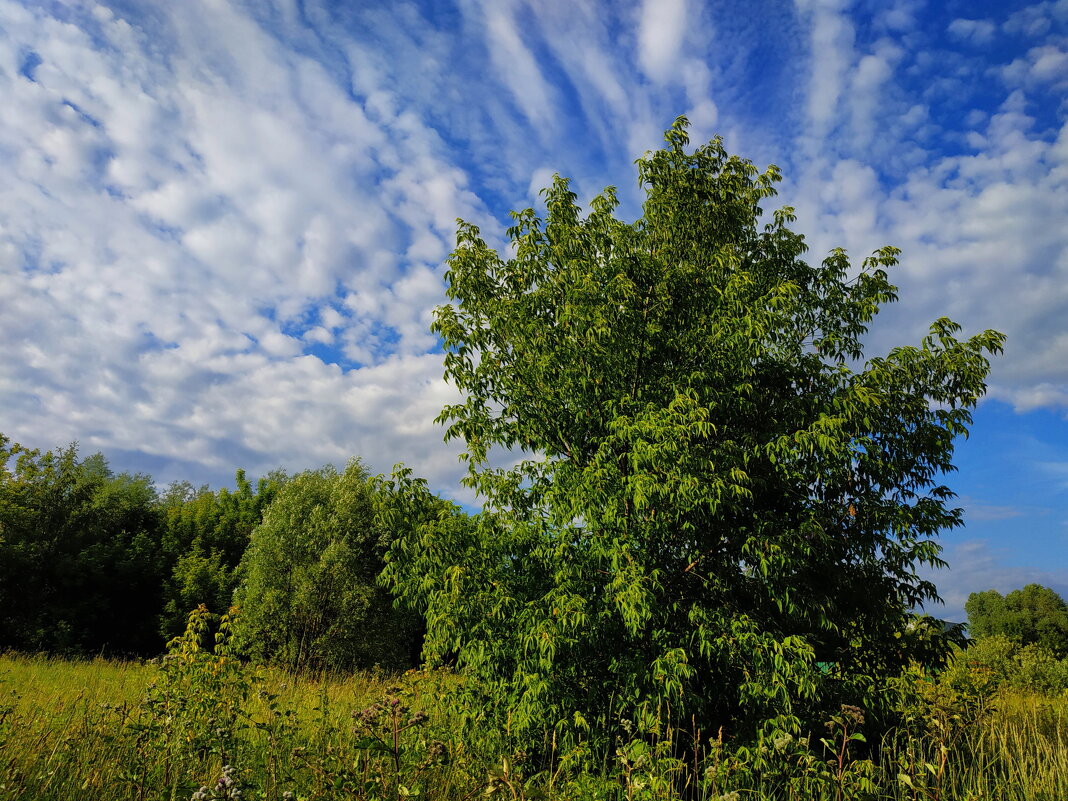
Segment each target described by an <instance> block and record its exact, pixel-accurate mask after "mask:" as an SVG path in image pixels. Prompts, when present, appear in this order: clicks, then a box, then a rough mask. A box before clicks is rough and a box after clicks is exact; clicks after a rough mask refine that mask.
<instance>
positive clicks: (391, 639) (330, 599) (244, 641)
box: [236, 460, 422, 670]
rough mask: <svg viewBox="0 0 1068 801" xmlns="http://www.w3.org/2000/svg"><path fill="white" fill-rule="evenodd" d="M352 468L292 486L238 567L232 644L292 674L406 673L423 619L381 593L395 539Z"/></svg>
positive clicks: (371, 490) (371, 487)
mask: <svg viewBox="0 0 1068 801" xmlns="http://www.w3.org/2000/svg"><path fill="white" fill-rule="evenodd" d="M378 491H379V490H378V488H377V484H376V482H375V481H373V480H372V479H371V477H369V476H368V474H367V472H366V471H365V470H364V468H363V466H362V465H361V464H360V463H359V461H358V460H354V461H353V462H351V463H350V464H349V465H348V467H347V468H346V469H345V470H344V472H338V471H337V470H336V469H335V468H333V467H324V468H322V469H320V470H313V471H307V472H304V473H300V474H298V475H296V476H294V477H293V478H292V479H290V480H289V481H288V482H287V483H286V484H285V485H284V486H283V487H282V488H281V489H280V490H279V491H278V494H277V496H276V497H275V498H274V500H273V501H272V503H271V505H270V506H269V507H268V508H267V510H266V514H265V515H264V519H263V523H262V524H261V525H259V526H258V527H256V528H255V529H254V530H253V532H252V538H251V543H250V545H249V548H248V551H247V552H246V554H245V558H244V561H243V562H242V564H241V568H240V569H241V583H240V585H239V588H238V591H237V595H236V598H237V602H238V604H239V605H240V608H241V612H240V615H239V617H238V619H237V623H236V632H237V637H238V641H239V642H240V643H241V647H242V648H243V649H244V651H245V652H246V653H248V654H250V655H251V656H253V657H254V658H257V659H259V660H263V661H265V662H273V663H276V664H279V665H282V666H285V667H287V668H290V669H293V670H301V669H304V668H314V669H322V668H326V669H331V670H352V669H356V668H367V667H371V666H374V665H380V666H382V667H385V668H389V669H397V668H404V667H410V666H411V665H412V664H413V662H412V658H413V654H417V653H418V650H419V642H420V639H421V631H422V629H421V626H422V624H421V620H420V618H419V616H418V615H416V614H414V613H412V612H408V611H405V610H402V609H396V608H394V604H393V596H392V595H391V594H390V593H389V592H387V591H386V590H385V589H382V588H381V587H379V586H378V584H377V580H378V575H379V573H380V572H381V570H382V564H383V562H382V557H383V555H384V553H385V551H386V549H387V548H388V547H389V543H390V540H391V538H392V531H390V530H388V529H386V528H385V527H384V526H382V525H381V524H380V523H379V522H378V520H377V515H376V497H375V496H376V493H377V492H378Z"/></svg>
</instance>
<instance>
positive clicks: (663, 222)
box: [387, 118, 1002, 742]
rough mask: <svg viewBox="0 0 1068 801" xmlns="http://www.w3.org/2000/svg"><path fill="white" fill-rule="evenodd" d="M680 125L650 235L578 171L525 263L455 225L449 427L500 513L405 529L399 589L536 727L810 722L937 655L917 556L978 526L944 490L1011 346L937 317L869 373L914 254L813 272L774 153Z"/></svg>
mask: <svg viewBox="0 0 1068 801" xmlns="http://www.w3.org/2000/svg"><path fill="white" fill-rule="evenodd" d="M666 140H667V146H666V147H665V148H664V149H662V150H659V151H657V152H653V153H649V154H646V155H645V156H644V157H643V158H641V159H639V161H638V174H639V179H640V183H641V186H642V187H643V188H644V190H645V194H646V197H645V202H644V206H643V214H642V216H641V218H640V219H638V220H637V221H635V222H625V221H622V220H619V219H617V218H616V216H615V214H614V212H615V209H616V206H617V201H616V197H615V193H614V191H613V190H612V189H611V188H610V189H606V190H605V191H604V192H603V193H602V194H601V195H599V196H598V197H596V198H594V199H593V200H592V202H591V204H590V210H589V211H588V213H585V214H583V212H582V210H581V209H580V208H579V206H578V204H577V202H576V196H575V194H574V193H573V192H572V191H571V189H570V187H569V184H568V182H567V181H566V180H565V179H563V178H560V177H557V178H556V179H555V180H554V181H553V184H552V186H551V187H549V188H548V189H546V190H545V191H544V193H543V194H544V197H545V203H546V214H545V216H544V218H542V217H541V216H539V215H538V214H537V213H536V212H535V211H533V210H531V209H527V210H525V211H521V212H514V213H513V215H512V217H513V220H514V224H513V225H512V226H511V228H510V229H509V230H508V237H509V240H510V244H511V249H510V251H509V252H508V254H507V255H506V256H502V255H500V254H498V253H497V252H496V251H494V250H493V249H492V248H490V247H489V246H488V245H487V244H486V242H485V241H484V240H483V238H482V237H481V235H480V233H479V230H478V229H477V228H476V227H475V226H474V225H471V224H469V223H464V222H462V221H461V222H460V224H459V228H458V233H457V245H456V249H455V251H454V252H453V253H452V254H451V256H450V257H449V260H448V272H447V280H448V294H449V297H450V299H451V300H452V301H453V303H452V304H451V305H446V306H443V307H441V308H439V309H438V310H437V313H436V318H435V323H434V330H435V331H436V332H437V333H438V335H439V336H440V337H441V339H442V341H443V343H444V347H445V350H446V356H445V370H446V376H447V378H448V379H449V380H450V381H451V382H452V384H453V385H454V386H456V387H457V388H458V389H460V390H461V391H462V392H463V394H464V395H465V398H464V400H463V401H462V402H461V403H459V404H456V405H452V406H448V407H447V408H445V409H444V411H443V412H442V415H441V420H442V421H444V422H445V423H447V424H448V429H447V437H448V438H460V439H462V440H463V441H464V442H465V443H466V457H467V459H468V462H469V468H470V472H469V474H468V476H467V479H466V481H467V483H468V485H469V486H471V487H473V488H474V489H475V490H477V492H478V493H479V495H480V496H481V498H482V500H483V501H484V503H485V510H484V512H483V513H482V514H481V515H479V516H478V518H477V526H476V527H475V528H473V529H472V528H464V527H457V526H455V525H452V524H451V523H450V522H449V521H444V522H441V521H439V522H433V521H432V522H430V523H428V524H427V525H424V526H422V527H421V528H420V529H419V530H418V531H417V532H415V533H413V534H410V535H405V536H402V537H401V540H400V541H399V542H398V543H397V544H396V545H395V546H394V549H393V551H392V561H391V563H390V566H389V572H388V574H387V577H388V578H389V579H390V580H391V581H392V582H393V583H394V584H395V586H396V587H397V588H398V589H399V590H400V591H401V592H403V593H404V594H406V596H407V597H408V598H409V599H410V600H411V601H412V602H414V603H419V604H421V605H422V607H423V608H424V609H426V612H427V616H428V636H427V645H426V656H427V657H428V658H429V659H431V660H435V659H444V658H447V657H448V658H455V659H456V660H457V661H458V664H459V665H460V666H461V667H462V668H463V669H465V670H466V671H467V672H468V674H469V676H470V680H469V681H468V682H467V683H466V685H465V686H466V687H467V688H468V689H469V691H470V692H472V693H475V694H479V695H480V696H481V701H482V704H481V706H480V707H479V708H481V709H484V710H486V714H487V715H489V716H491V717H495V718H496V719H497V720H498V721H499V722H500V723H501V724H502V725H503V726H505V727H506V728H507V729H508V730H509V731H511V732H512V733H513V734H518V735H520V736H522V737H525V738H526V739H527V741H528V742H532V741H534V738H535V737H537V738H539V739H540V735H541V733H542V732H543V731H546V730H547V729H549V728H552V727H557V729H558V730H559V731H560V732H561V733H567V732H570V733H571V734H573V735H576V736H599V737H608V738H611V737H613V736H615V735H617V734H618V733H620V732H621V731H626V730H633V728H632V724H629V723H626V721H627V720H631V721H635V720H637V721H639V722H640V720H641V719H642V717H643V715H646V713H649V712H657V711H659V713H660V714H661V716H663V715H667V714H670V716H671V717H673V718H674V719H675V720H676V721H677V722H682V721H685V722H686V724H687V727H689V725H690V723H691V722H696V724H697V725H698V726H700V727H702V728H703V729H704V730H705V731H712V732H715V731H716V730H717V727H720V726H723V727H725V731H728V732H731V731H734V732H738V733H744V732H746V731H750V732H751V731H753V730H754V729H756V728H758V727H761V726H764V727H765V728H766V727H768V726H772V727H778V728H784V729H790V728H793V729H795V730H796V729H799V728H800V726H801V725H803V723H804V722H805V721H806V719H807V720H808V721H809V722H811V721H812V720H814V719H816V716H817V715H818V714H822V710H824V709H825V708H826V707H827V706H828V705H831V704H837V703H839V702H842V701H851V702H854V703H859V704H860V705H862V706H865V707H867V708H868V709H869V711H872V707H874V706H878V702H879V691H880V689H881V688H882V687H883V686H884V683H885V680H886V679H887V677H889V676H891V675H892V674H894V673H895V672H896V671H897V670H898V669H899V667H900V666H901V665H902V664H903V663H905V662H907V661H908V660H909V659H911V658H913V657H914V656H916V655H921V656H923V657H924V658H927V659H937V658H939V657H940V656H941V655H943V653H944V646H943V645H942V644H940V643H938V642H937V640H935V641H934V642H932V638H931V637H930V636H928V635H929V634H930V631H931V627H929V626H923V625H920V626H917V625H916V624H915V621H913V619H912V618H913V616H912V613H911V612H910V610H911V609H913V608H914V607H916V606H917V605H922V604H923V603H925V602H928V601H931V600H932V599H934V598H935V597H936V589H935V587H934V586H933V585H932V584H931V583H930V582H929V581H926V580H924V579H923V578H921V577H920V575H918V573H917V569H918V568H919V567H921V566H923V565H937V564H940V560H939V557H938V554H939V546H938V545H937V544H936V543H935V541H934V539H933V538H934V537H935V535H936V534H937V533H938V532H939V531H940V530H942V529H945V528H949V527H953V526H956V525H959V524H960V522H961V516H960V511H959V510H958V509H954V508H952V506H951V505H950V504H949V501H950V499H951V498H952V493H951V492H950V490H949V489H947V488H946V487H945V486H943V485H942V484H941V483H940V477H941V475H942V474H943V473H945V472H946V471H948V470H951V469H952V462H951V456H952V451H953V441H954V438H955V437H957V436H959V435H962V434H964V433H965V432H966V428H967V426H968V425H969V423H970V422H971V415H970V411H969V410H970V409H971V408H972V407H974V405H975V404H976V402H977V401H978V400H979V398H980V397H981V396H982V394H983V393H984V391H985V384H984V381H985V376H986V374H987V370H988V360H987V354H990V353H992V352H997V351H999V350H1000V349H1001V345H1002V336H1001V335H1000V334H998V333H996V332H993V331H986V332H983V333H980V334H978V335H976V336H974V337H971V338H968V339H958V338H957V337H956V336H955V334H956V333H957V331H958V330H959V329H958V326H957V325H955V324H954V323H952V322H951V321H949V320H947V319H940V320H937V321H936V322H935V323H934V324H933V325H932V326H931V328H930V333H929V335H928V336H926V337H924V338H923V340H922V341H921V342H920V343H919V344H918V345H917V346H908V347H899V348H895V349H894V350H892V351H890V352H889V353H888V354H886V355H884V356H878V357H873V358H869V359H867V360H866V361H865V360H864V353H863V350H864V348H863V342H862V339H863V337H864V335H865V333H866V331H867V327H868V324H869V322H870V321H871V320H872V318H873V317H874V316H875V314H876V313H877V312H878V310H879V308H880V307H881V306H882V305H883V304H885V303H889V302H891V301H893V300H895V299H896V294H895V293H896V290H895V287H894V286H893V285H892V284H891V283H890V282H889V280H888V277H887V273H886V270H887V269H889V268H890V267H892V266H893V265H894V264H895V262H896V258H897V254H898V252H897V250H895V249H894V248H889V247H887V248H883V249H881V250H879V251H877V252H876V253H875V254H874V255H873V256H871V257H870V258H867V259H865V260H864V261H863V263H862V264H861V265H860V267H859V269H857V268H854V267H853V266H852V265H851V264H850V261H849V259H848V258H847V255H846V253H845V252H844V251H842V250H834V251H832V252H831V253H830V255H829V256H827V258H825V259H824V260H823V261H822V262H821V263H818V264H810V263H808V262H806V261H805V260H804V259H803V258H802V257H803V255H804V253H805V250H806V246H805V243H804V240H803V238H802V237H801V236H800V235H799V234H797V233H795V232H794V231H792V230H791V229H790V228H789V225H790V223H791V222H792V221H793V219H794V217H793V213H792V210H791V209H789V208H783V209H780V210H778V211H775V212H773V213H772V214H770V215H767V216H765V213H764V210H763V209H762V207H761V204H762V203H763V202H764V201H766V200H767V199H768V198H770V197H772V196H773V195H774V194H775V191H774V185H775V183H776V182H777V181H778V180H779V174H778V172H777V170H776V169H775V168H774V167H772V168H769V169H768V170H766V171H765V172H759V171H758V170H757V169H756V168H755V167H754V166H753V164H751V163H750V162H749V161H747V160H744V159H742V158H739V157H737V156H732V155H729V154H728V153H727V152H726V151H725V149H724V147H723V145H722V144H721V142H720V140H718V139H716V140H713V141H712V142H710V143H708V144H707V145H704V146H701V147H698V148H697V149H695V150H693V151H690V150H689V149H688V137H687V133H686V121H685V120H684V119H682V118H680V119H679V121H677V122H676V124H675V125H674V126H673V127H672V128H671V129H670V130H669V131H668V132H667V134H666ZM516 459H518V460H519V461H518V463H516ZM501 464H514V466H513V467H505V468H501V467H499V466H495V465H501ZM413 491H414V490H413ZM910 622H911V624H910ZM921 635H922V636H921ZM828 666H830V667H829V668H828ZM646 719H647V717H646ZM769 721H770V723H769ZM584 731H588V733H589V735H584V734H582V732H584Z"/></svg>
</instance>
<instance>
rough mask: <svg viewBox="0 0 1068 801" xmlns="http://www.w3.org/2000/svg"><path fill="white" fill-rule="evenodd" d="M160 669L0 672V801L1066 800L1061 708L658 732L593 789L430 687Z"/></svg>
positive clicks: (203, 662)
mask: <svg viewBox="0 0 1068 801" xmlns="http://www.w3.org/2000/svg"><path fill="white" fill-rule="evenodd" d="M186 644H187V645H188V643H186ZM172 654H176V655H175V656H173V657H172V658H171V659H170V660H168V661H165V662H163V663H162V664H152V663H139V662H117V661H107V660H102V659H96V660H77V661H69V660H64V659H59V658H54V657H47V656H17V655H12V654H8V655H5V656H2V657H0V798H2V799H11V800H12V801H15V799H40V801H48V800H52V799H54V800H55V801H74V800H76V799H109V801H127V800H129V801H133V799H137V801H143V800H144V801H147V800H149V799H161V800H162V799H182V800H183V801H185V799H196V801H200V799H205V798H210V799H223V798H230V799H240V798H244V799H248V800H249V801H252V800H253V799H264V801H266V800H267V799H278V800H279V801H281V800H282V799H300V800H301V801H313V799H316V800H318V799H321V800H323V801H325V800H326V799H366V800H367V801H371V800H372V799H401V798H409V797H422V798H427V799H442V801H446V800H451V799H457V801H458V800H459V799H474V798H485V797H497V798H502V799H561V800H562V799H575V800H576V801H578V800H579V799H590V800H591V801H592V800H593V799H613V800H616V799H619V800H620V801H622V800H623V799H628V801H629V800H630V799H664V800H665V801H667V800H668V799H709V800H710V799H732V800H734V799H738V801H740V800H741V799H807V798H812V799H834V800H835V801H838V800H839V799H895V800H897V799H900V800H901V801H904V800H905V799H909V800H910V801H915V800H918V799H925V800H926V799H930V800H931V801H934V800H935V799H961V801H964V800H965V799H967V800H974V801H979V799H999V801H1000V800H1003V801H1014V800H1015V799H1019V800H1020V801H1024V800H1025V799H1026V800H1027V801H1038V800H1040V799H1041V800H1043V801H1059V800H1060V799H1064V798H1068V694H1063V693H1062V694H1060V695H1052V694H1036V693H1027V692H1020V691H1015V690H1011V689H1002V690H999V691H995V692H993V693H991V694H990V695H989V697H986V698H979V697H976V696H970V697H969V696H967V695H964V694H961V693H959V692H956V691H954V690H952V689H951V688H950V687H948V686H947V684H946V682H944V681H943V682H938V681H932V680H931V679H929V678H926V677H923V676H921V675H919V674H917V675H916V676H914V677H913V680H914V681H915V682H916V684H917V687H918V691H917V692H916V693H914V694H913V695H912V706H911V707H910V708H909V709H908V710H907V712H906V714H905V716H904V720H905V722H904V723H903V724H902V727H901V728H898V729H895V730H892V731H891V732H889V733H887V734H886V735H885V736H884V737H883V738H882V740H881V742H880V743H878V744H871V743H865V742H862V740H861V739H860V738H858V739H856V740H851V739H850V738H851V737H853V736H855V735H856V734H858V733H859V734H861V736H863V734H862V733H863V731H864V725H863V723H860V722H859V721H856V720H851V719H849V718H848V710H846V715H845V716H844V717H843V716H841V715H840V716H835V717H837V718H839V723H845V727H843V726H841V725H839V724H836V723H834V722H833V721H829V722H830V723H831V724H832V725H831V726H828V727H827V728H826V730H825V731H823V732H819V733H814V735H815V734H818V735H819V739H823V740H826V743H819V744H816V745H815V747H813V743H811V742H809V743H798V742H791V741H786V742H784V741H783V739H782V738H780V739H779V740H777V741H773V742H763V743H759V742H758V743H757V744H756V745H753V746H750V747H748V748H746V749H742V750H735V749H732V748H731V744H730V743H728V742H724V741H723V740H722V739H721V738H716V737H711V738H709V737H705V738H703V739H702V740H701V743H700V747H699V749H698V756H697V757H694V756H692V755H691V756H689V758H687V759H681V758H679V757H680V756H681V755H682V753H683V751H685V750H686V748H684V747H683V743H687V744H688V743H689V742H690V739H689V738H690V737H691V736H692V733H691V732H688V731H686V730H685V727H684V726H682V725H680V726H679V728H678V729H676V728H674V727H673V726H671V725H667V726H665V727H663V728H660V727H654V730H651V731H649V732H646V733H645V736H644V737H643V738H642V739H641V740H640V742H641V743H643V747H635V745H634V744H633V743H629V744H627V745H626V746H625V747H621V748H619V749H618V750H617V752H616V753H615V754H611V755H604V759H603V760H602V763H601V764H599V765H598V766H597V770H596V771H591V770H590V769H589V756H590V755H589V753H587V752H586V751H584V750H583V748H582V745H581V743H580V744H578V745H577V746H575V747H572V749H571V752H570V753H566V752H561V753H556V754H555V755H554V760H551V761H550V762H549V763H547V764H540V765H536V764H533V760H532V759H531V758H530V755H528V754H524V753H522V752H516V751H512V750H508V749H507V747H506V746H505V745H504V743H505V740H506V738H505V737H502V736H500V735H501V734H502V733H501V732H499V731H497V730H495V729H493V728H491V727H486V728H483V729H479V727H477V726H475V727H467V730H468V731H474V732H477V734H474V735H468V737H466V738H463V737H459V736H457V734H456V732H458V731H460V730H461V727H462V723H463V722H462V721H461V720H460V718H461V717H463V716H465V715H466V716H473V717H476V718H477V717H479V715H480V711H479V710H470V709H468V710H464V709H459V708H457V707H456V706H455V702H454V701H453V693H452V691H453V690H454V689H455V688H456V686H457V685H458V684H459V682H460V680H459V679H458V678H457V677H456V676H454V675H452V674H450V673H447V672H425V671H409V672H407V673H404V674H401V675H392V676H386V675H375V674H372V673H362V674H357V675H350V676H345V677H330V676H323V675H320V676H312V675H304V676H298V677H294V676H291V675H287V674H286V673H284V672H281V671H277V670H267V669H263V668H256V667H253V666H251V665H249V664H245V663H243V662H241V661H239V660H236V659H233V658H231V657H227V656H225V655H221V654H212V653H210V652H208V651H203V650H198V651H193V650H191V649H186V650H184V651H182V650H178V651H172ZM482 716H483V717H485V718H487V719H489V716H487V715H484V714H483V715H482ZM843 745H844V746H845V747H844V748H843ZM875 745H877V747H875V748H873V747H871V746H875ZM690 750H691V751H692V749H690ZM550 753H552V749H551V744H550Z"/></svg>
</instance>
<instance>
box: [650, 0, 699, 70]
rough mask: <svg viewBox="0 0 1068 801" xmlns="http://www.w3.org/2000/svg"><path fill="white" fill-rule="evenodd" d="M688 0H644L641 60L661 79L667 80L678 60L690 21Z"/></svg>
mask: <svg viewBox="0 0 1068 801" xmlns="http://www.w3.org/2000/svg"><path fill="white" fill-rule="evenodd" d="M686 5H687V4H686V0H644V2H643V3H642V10H641V20H640V21H639V23H638V60H639V62H640V63H641V65H642V70H643V71H644V72H645V74H646V75H648V76H649V77H650V78H651V79H652V80H654V81H656V82H657V83H666V82H667V81H668V80H670V79H671V78H672V77H674V74H675V72H676V69H675V64H676V60H677V58H678V55H679V52H680V50H681V49H682V41H683V38H684V36H685V33H686V25H687V23H688V21H689V19H688V18H689V14H688V9H687V7H686Z"/></svg>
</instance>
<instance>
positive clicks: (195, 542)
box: [160, 470, 286, 642]
mask: <svg viewBox="0 0 1068 801" xmlns="http://www.w3.org/2000/svg"><path fill="white" fill-rule="evenodd" d="M285 481H286V476H285V474H284V473H283V472H281V471H275V472H273V473H271V474H269V475H267V476H265V477H264V478H261V479H260V480H259V481H258V482H257V484H256V486H255V488H253V485H252V483H251V482H250V481H249V480H248V479H247V478H246V476H245V471H244V470H238V471H237V473H236V476H235V484H236V490H235V491H230V490H228V489H226V488H225V487H224V488H222V489H220V490H218V491H217V492H213V491H212V490H209V489H208V488H207V487H201V488H200V489H198V490H195V489H194V488H193V486H192V485H191V484H189V483H188V482H174V483H172V484H171V486H170V487H169V488H168V489H167V491H166V493H164V495H163V497H162V498H161V500H160V506H161V516H162V525H163V531H162V544H163V550H164V558H165V561H166V564H167V566H168V568H169V570H168V572H169V576H168V580H167V582H166V584H165V586H164V606H163V612H162V614H161V615H160V631H161V633H162V635H163V641H164V642H166V641H167V640H170V639H171V638H172V637H176V636H178V635H180V634H181V633H182V632H183V630H184V629H185V626H186V620H187V617H188V615H189V612H190V611H191V610H193V609H196V608H197V607H199V606H200V605H202V604H203V605H204V606H206V607H207V608H208V609H210V610H213V611H214V612H216V613H221V612H223V611H225V610H226V609H227V608H228V607H229V606H230V604H231V603H232V601H233V596H234V591H235V590H236V589H237V582H238V574H237V566H238V564H239V563H240V562H241V558H242V557H243V556H244V554H245V549H246V548H248V544H249V538H250V536H251V534H252V530H253V529H254V528H255V527H256V526H258V525H259V524H260V523H261V522H262V521H263V515H264V512H265V510H266V509H267V507H268V506H269V505H270V503H271V501H272V500H273V498H274V496H275V495H276V494H277V492H278V490H279V488H280V487H281V486H282V485H283V484H284V483H285Z"/></svg>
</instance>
